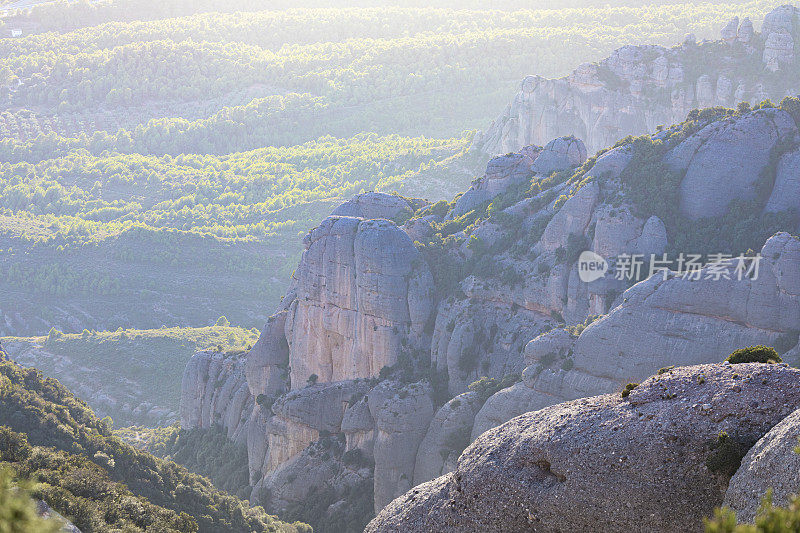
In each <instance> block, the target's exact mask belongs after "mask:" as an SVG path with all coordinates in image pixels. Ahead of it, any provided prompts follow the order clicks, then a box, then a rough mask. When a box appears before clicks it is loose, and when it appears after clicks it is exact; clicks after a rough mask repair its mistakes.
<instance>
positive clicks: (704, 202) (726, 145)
mask: <svg viewBox="0 0 800 533" xmlns="http://www.w3.org/2000/svg"><path fill="white" fill-rule="evenodd" d="M796 133H797V126H796V124H795V122H794V120H793V119H792V117H791V116H790V115H789V114H788V113H786V112H784V111H780V110H775V109H765V110H761V111H758V112H756V113H751V114H749V115H746V116H744V117H742V118H739V119H737V120H731V121H729V122H728V123H725V124H720V123H715V124H714V125H713V126H710V127H707V128H704V129H703V130H701V131H700V132H699V133H697V134H695V136H693V137H694V138H689V139H687V140H686V141H684V143H681V145H679V146H678V148H676V151H680V152H684V153H683V154H682V156H681V157H672V158H671V162H672V167H673V168H674V169H675V170H677V171H679V172H685V176H684V178H683V181H682V182H681V187H680V208H681V212H682V213H683V214H684V215H686V216H687V217H689V218H691V219H699V218H704V217H712V216H720V215H723V214H725V213H726V212H727V209H728V206H729V205H730V203H731V202H732V201H733V200H752V199H754V198H756V183H757V181H758V179H759V177H760V176H761V173H762V171H763V170H764V168H765V167H766V166H767V165H769V164H770V156H771V154H772V150H773V149H774V148H775V146H776V144H777V143H778V142H779V140H780V139H785V138H787V137H792V136H793V135H795V134H796ZM687 145H688V146H691V147H692V148H694V151H693V152H692V153H689V154H687V153H685V151H686V146H687ZM687 156H688V157H687Z"/></svg>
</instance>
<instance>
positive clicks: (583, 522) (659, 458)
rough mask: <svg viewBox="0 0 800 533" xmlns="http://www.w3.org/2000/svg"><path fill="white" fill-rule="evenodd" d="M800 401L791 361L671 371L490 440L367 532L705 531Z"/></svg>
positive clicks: (511, 426)
mask: <svg viewBox="0 0 800 533" xmlns="http://www.w3.org/2000/svg"><path fill="white" fill-rule="evenodd" d="M798 405H800V370H796V369H793V368H789V367H787V366H784V365H768V364H759V363H748V364H739V365H730V364H713V365H700V366H694V367H684V368H676V369H673V370H669V371H667V372H665V373H663V374H661V375H657V376H654V377H652V378H650V379H648V380H647V381H645V382H644V383H642V384H641V385H639V386H638V387H637V388H635V389H634V390H633V391H631V392H630V395H629V396H628V397H627V398H623V397H622V395H621V394H619V393H615V394H607V395H604V396H597V397H593V398H586V399H581V400H575V401H572V402H567V403H563V404H559V405H555V406H551V407H548V408H545V409H542V410H540V411H536V412H533V413H527V414H525V415H522V416H520V417H517V418H515V419H513V420H511V421H510V422H508V423H506V424H504V425H503V426H500V427H499V428H496V429H494V430H492V431H489V432H487V433H485V434H483V435H482V436H481V437H479V438H478V439H477V440H476V441H475V442H474V443H473V444H472V445H471V446H470V447H469V448H467V450H466V451H465V452H464V454H463V455H462V456H461V458H460V459H459V461H458V467H457V468H456V470H455V471H454V472H452V473H450V474H447V475H444V476H442V477H440V478H437V479H436V480H433V481H431V482H428V483H426V484H424V485H420V486H418V487H416V488H414V489H412V490H411V491H409V492H408V493H406V494H405V495H404V496H402V497H400V498H398V499H397V500H395V501H394V502H392V503H391V504H390V505H389V506H387V507H386V508H385V509H384V510H383V512H382V513H381V514H379V515H378V517H377V518H376V519H375V520H373V521H372V522H371V523H370V524H369V526H368V527H367V529H366V531H367V532H369V533H376V532H400V531H402V532H404V533H408V532H417V531H419V532H422V531H426V532H427V531H437V532H459V533H464V532H472V531H475V532H478V531H480V532H482V533H485V532H504V533H511V532H517V531H519V532H521V531H547V532H557V531H621V530H633V531H665V532H666V531H698V530H701V529H702V519H703V517H705V516H709V515H710V514H711V513H712V512H713V510H714V508H715V507H716V506H718V505H720V504H721V503H722V501H723V497H724V495H725V490H726V488H727V484H728V481H729V475H730V473H732V472H731V467H733V468H734V469H735V467H736V465H737V464H738V461H739V460H740V459H741V453H742V452H743V451H744V450H746V449H747V448H749V447H750V446H752V445H753V444H754V443H755V442H756V441H757V440H758V439H760V438H761V437H763V436H764V435H765V434H766V433H767V432H768V431H769V430H770V429H771V428H772V427H773V426H774V425H775V424H776V423H778V422H780V421H781V420H782V419H783V418H785V417H786V416H788V415H789V414H790V413H791V412H792V411H794V410H795V409H796V408H797V407H798ZM722 432H725V433H727V436H728V438H727V439H726V440H725V441H724V442H725V444H724V445H722V446H720V442H721V441H720V434H721V433H722Z"/></svg>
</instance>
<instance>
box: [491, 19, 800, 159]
mask: <svg viewBox="0 0 800 533" xmlns="http://www.w3.org/2000/svg"><path fill="white" fill-rule="evenodd" d="M798 20H800V11H798V9H797V8H795V7H793V6H789V5H786V6H782V7H780V8H777V9H775V10H774V11H772V12H771V13H769V14H768V15H767V16H766V17H765V19H764V22H763V24H762V26H761V31H760V32H755V31H754V29H753V23H752V22H751V21H750V19H747V18H745V19H744V20H742V21H741V23H740V21H739V19H738V18H735V19H733V20H732V21H730V22H729V23H728V24H727V25H726V26H725V28H724V29H723V30H722V32H721V39H720V40H719V41H713V42H702V43H697V42H695V40H694V38H693V37H691V36H689V37H687V40H686V42H684V43H683V44H682V45H681V46H678V47H674V48H664V47H661V46H648V45H644V46H625V47H623V48H620V49H619V50H617V51H615V52H614V53H613V54H612V55H611V57H609V58H607V59H605V60H603V61H600V62H599V63H594V64H589V63H587V64H583V65H581V66H579V67H578V68H577V69H575V71H573V72H572V74H570V75H569V76H566V77H564V78H558V79H546V78H542V77H540V76H528V77H526V78H525V79H524V80H523V81H522V84H521V86H520V90H519V92H518V93H517V94H516V96H514V99H513V101H512V102H511V104H509V106H508V107H507V108H506V109H505V110H504V111H503V113H502V114H501V115H500V116H499V117H498V118H497V119H496V120H495V121H494V123H492V125H491V127H490V128H489V129H488V130H487V131H486V132H485V133H483V134H481V135H479V136H478V137H477V138H476V139H475V147H476V148H478V149H480V150H482V151H484V152H486V153H488V154H491V155H495V154H504V153H506V152H515V151H517V150H519V149H521V148H522V147H524V146H527V145H530V144H544V143H546V142H548V141H549V140H550V139H553V138H556V137H560V136H565V135H574V136H576V137H578V138H579V139H581V140H583V141H584V142H585V143H586V145H587V146H588V147H589V150H590V151H595V150H599V149H601V148H603V147H605V146H610V145H612V144H614V143H615V142H616V141H617V140H619V139H621V138H622V137H625V136H626V135H641V134H644V133H647V132H650V131H654V130H655V129H656V127H657V126H659V125H669V124H674V123H676V122H680V121H681V120H683V118H684V117H685V116H686V114H687V113H688V112H689V111H690V110H691V109H694V108H703V107H711V106H717V105H721V106H736V104H738V103H739V102H750V103H751V104H757V103H759V102H761V101H763V100H766V99H768V98H772V99H774V100H776V101H777V100H780V99H781V98H783V97H784V96H787V95H793V94H796V92H797V87H796V86H793V85H794V84H793V83H792V82H791V80H793V79H796V77H797V75H798V69H797V67H798V63H797V59H798V56H797V54H796V53H795V43H796V41H797V40H798V39H800V35H798V33H797V30H796V29H797V28H798Z"/></svg>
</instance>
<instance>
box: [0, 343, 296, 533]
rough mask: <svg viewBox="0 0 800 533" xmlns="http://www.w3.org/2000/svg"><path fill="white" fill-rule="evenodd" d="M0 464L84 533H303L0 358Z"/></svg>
mask: <svg viewBox="0 0 800 533" xmlns="http://www.w3.org/2000/svg"><path fill="white" fill-rule="evenodd" d="M0 441H2V443H3V444H2V446H0V464H2V466H10V467H12V468H13V469H14V470H15V471H16V472H17V474H18V475H20V476H21V477H22V478H23V479H28V480H31V481H34V482H36V486H35V490H34V493H33V495H34V497H36V498H39V499H42V500H44V501H45V502H46V503H47V504H48V505H50V506H51V507H52V508H53V509H55V510H56V511H57V512H59V513H60V514H62V515H63V516H64V517H66V518H67V519H69V520H70V521H71V522H73V523H74V524H75V525H76V526H78V527H79V528H80V529H81V530H82V531H84V532H93V531H96V532H101V531H109V530H111V529H122V530H126V531H145V530H147V531H151V530H152V529H153V528H157V529H158V530H159V531H180V532H186V531H206V532H209V533H211V532H218V531H242V532H245V531H246V532H251V531H254V530H256V531H281V532H286V533H290V532H295V531H308V530H309V529H308V527H307V526H304V525H303V524H296V525H289V524H286V523H283V522H280V521H278V520H277V519H275V518H274V517H271V516H268V515H266V514H265V513H264V512H263V510H262V509H260V508H256V509H251V508H250V507H249V506H248V505H247V504H246V503H244V502H242V501H241V500H238V499H237V498H235V497H233V496H229V495H227V494H225V493H223V492H220V491H218V490H217V489H215V488H214V487H213V486H212V485H211V484H210V483H209V482H208V480H207V479H205V478H202V477H200V476H197V475H194V474H190V473H189V472H187V471H186V469H185V468H183V467H181V466H178V465H176V464H175V463H173V462H171V461H164V460H161V459H157V458H155V457H153V456H152V455H150V454H148V453H146V452H142V451H139V450H136V449H135V448H133V447H131V446H130V445H127V444H124V443H123V442H122V441H121V440H119V439H118V438H116V437H114V436H112V435H111V433H110V430H109V428H108V427H107V425H106V424H105V422H103V421H101V420H99V419H97V418H96V417H95V416H94V414H93V413H92V411H91V410H90V409H89V408H88V407H87V406H86V404H85V403H83V402H82V401H81V400H78V399H77V398H75V397H74V396H73V395H72V394H71V393H70V392H69V391H67V390H66V389H65V388H64V387H62V386H61V385H60V384H59V383H58V382H57V381H56V380H53V379H51V378H44V377H42V375H41V373H40V372H38V371H36V370H35V369H23V368H21V367H19V366H18V365H16V364H15V363H13V362H11V361H9V360H8V359H7V357H6V355H5V353H4V352H0Z"/></svg>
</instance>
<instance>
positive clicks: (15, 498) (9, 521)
mask: <svg viewBox="0 0 800 533" xmlns="http://www.w3.org/2000/svg"><path fill="white" fill-rule="evenodd" d="M3 429H4V428H0V432H2V431H3ZM13 477H14V476H13V474H12V472H11V471H10V470H8V469H3V470H0V531H3V532H8V533H55V532H57V531H59V530H60V529H61V525H60V524H59V523H58V522H56V521H55V520H44V519H42V518H39V516H38V515H37V513H36V505H35V503H34V501H33V500H32V499H31V496H30V487H29V484H28V483H20V480H19V479H17V480H16V481H15V480H14V479H13Z"/></svg>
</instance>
